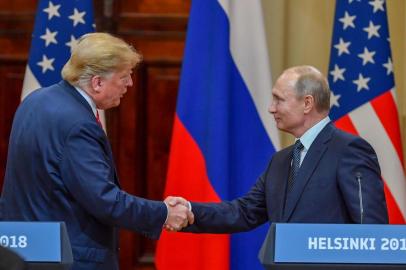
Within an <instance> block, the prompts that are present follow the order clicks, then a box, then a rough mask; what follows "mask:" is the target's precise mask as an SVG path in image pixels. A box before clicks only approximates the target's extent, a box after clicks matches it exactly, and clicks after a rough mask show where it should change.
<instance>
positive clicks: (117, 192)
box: [60, 123, 167, 238]
mask: <svg viewBox="0 0 406 270" xmlns="http://www.w3.org/2000/svg"><path fill="white" fill-rule="evenodd" d="M96 125H97V124H96V123H85V124H83V123H81V124H77V125H76V126H75V127H73V128H72V130H71V132H70V133H69V135H68V136H67V138H66V144H65V147H64V151H63V153H62V156H61V166H60V170H61V172H60V173H61V175H62V180H63V181H64V183H65V185H66V187H67V189H68V191H69V193H70V194H71V195H72V196H73V198H74V200H76V201H77V202H78V203H79V204H80V205H81V206H82V207H83V208H84V209H86V211H87V212H88V213H89V214H90V215H92V216H94V217H95V218H96V219H97V220H99V221H100V222H102V223H104V224H107V225H111V226H117V227H123V228H126V229H130V230H134V231H137V232H139V233H142V234H144V235H145V236H148V237H151V238H158V237H159V235H160V233H161V229H162V225H163V223H164V222H165V219H166V215H167V210H166V206H165V204H164V203H163V202H159V201H152V200H146V199H143V198H139V197H136V196H132V195H130V194H128V193H126V192H124V191H123V190H121V189H120V188H119V187H118V186H117V184H116V183H115V181H114V171H115V168H112V165H111V164H114V163H113V161H112V160H109V159H110V157H111V155H110V154H109V153H108V152H107V150H106V144H107V143H108V142H107V141H106V140H107V139H106V137H105V134H104V133H103V131H102V130H101V129H100V128H99V127H97V126H96Z"/></svg>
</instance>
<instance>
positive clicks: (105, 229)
mask: <svg viewBox="0 0 406 270" xmlns="http://www.w3.org/2000/svg"><path fill="white" fill-rule="evenodd" d="M140 61H141V56H140V55H139V54H138V53H137V52H136V51H135V50H134V49H133V48H132V47H131V46H130V45H128V44H127V43H125V42H124V41H123V40H121V39H119V38H116V37H113V36H111V35H109V34H106V33H92V34H87V35H84V36H83V37H82V38H80V39H79V41H78V44H77V45H76V46H75V48H74V49H73V51H72V55H71V57H70V59H69V60H68V62H67V63H66V64H65V66H64V68H63V70H62V77H63V79H64V80H62V81H61V82H59V83H57V84H55V85H52V86H50V87H46V88H42V89H39V90H37V91H34V92H33V93H32V94H31V95H29V96H28V97H26V98H25V100H24V101H23V102H22V103H21V105H20V106H19V108H18V109H17V112H16V114H15V116H14V121H13V126H12V131H11V135H10V143H9V149H8V159H7V167H6V175H5V182H4V187H3V192H2V196H1V201H0V207H1V208H0V217H1V218H2V220H9V221H64V222H65V223H66V225H67V229H68V234H69V238H70V242H71V245H72V251H73V257H74V265H73V267H72V269H73V270H78V269H86V270H91V269H94V270H96V269H97V270H116V269H118V239H117V228H126V229H129V230H133V231H136V232H139V233H141V234H143V235H145V236H148V237H151V238H158V237H159V235H160V233H161V229H162V226H163V225H164V224H168V225H170V226H174V228H176V229H180V228H182V227H184V226H186V225H187V224H188V222H190V223H192V222H193V214H192V213H191V212H190V211H189V209H188V208H187V207H185V206H183V205H171V204H170V203H167V200H168V199H167V200H166V201H165V202H161V201H152V200H147V199H143V198H139V197H136V196H132V195H130V194H128V193H126V192H125V191H123V190H121V188H120V183H119V179H118V177H117V172H116V169H115V165H114V161H113V156H112V152H111V149H110V144H109V142H108V139H107V137H106V134H105V132H104V131H103V129H102V127H101V125H100V122H99V121H98V109H103V110H105V109H109V108H112V107H116V106H118V105H119V104H120V99H121V98H122V97H123V95H124V94H125V93H126V91H127V87H130V86H132V84H133V82H132V78H131V73H132V69H133V68H134V67H135V66H136V65H137V64H138V63H139V62H140ZM168 198H169V197H168ZM45 238H46V237H45ZM45 238H44V239H45Z"/></svg>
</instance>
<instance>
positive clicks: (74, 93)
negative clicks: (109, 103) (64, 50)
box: [59, 80, 121, 187]
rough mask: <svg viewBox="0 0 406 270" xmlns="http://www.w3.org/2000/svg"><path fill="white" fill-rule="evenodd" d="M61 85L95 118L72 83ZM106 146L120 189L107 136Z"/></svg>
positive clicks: (63, 82) (90, 108)
mask: <svg viewBox="0 0 406 270" xmlns="http://www.w3.org/2000/svg"><path fill="white" fill-rule="evenodd" d="M59 84H60V85H61V87H62V89H63V90H64V91H66V92H67V93H68V94H70V95H72V96H73V97H74V98H75V99H76V100H77V101H78V102H79V103H80V104H82V105H83V106H84V107H85V108H86V109H87V110H88V111H89V113H90V114H91V115H92V116H93V117H95V115H94V113H93V110H92V107H91V106H90V105H89V103H88V102H87V101H86V99H85V98H84V97H83V96H82V95H81V94H80V93H79V92H78V91H77V90H76V89H75V87H73V86H72V85H71V84H70V83H68V82H67V81H64V80H62V81H60V82H59ZM95 121H96V118H95ZM105 145H106V148H107V151H108V155H109V158H110V160H111V163H112V165H113V170H114V180H115V183H116V184H117V185H118V186H119V187H121V185H120V180H119V178H118V173H117V171H116V166H115V164H114V158H113V152H112V150H111V146H110V143H109V141H108V139H107V136H106V144H105Z"/></svg>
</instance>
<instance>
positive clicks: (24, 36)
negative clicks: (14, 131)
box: [0, 0, 36, 188]
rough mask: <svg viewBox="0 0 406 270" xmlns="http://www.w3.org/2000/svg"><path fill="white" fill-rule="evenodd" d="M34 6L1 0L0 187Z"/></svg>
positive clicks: (20, 85) (21, 1)
mask: <svg viewBox="0 0 406 270" xmlns="http://www.w3.org/2000/svg"><path fill="white" fill-rule="evenodd" d="M35 9H36V1H28V3H27V2H26V1H24V0H14V1H0V48H1V50H0V117H1V121H0V188H1V187H2V185H3V178H4V170H5V166H6V156H7V149H8V139H9V135H10V130H11V123H12V120H13V116H14V112H15V110H16V109H17V106H18V104H19V103H20V96H21V89H22V82H23V78H24V71H25V66H26V62H27V55H28V50H29V46H30V42H31V40H30V37H31V32H32V27H33V23H34V14H35Z"/></svg>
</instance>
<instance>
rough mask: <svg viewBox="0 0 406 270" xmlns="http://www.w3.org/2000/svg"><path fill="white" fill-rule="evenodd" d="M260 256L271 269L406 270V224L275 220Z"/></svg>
mask: <svg viewBox="0 0 406 270" xmlns="http://www.w3.org/2000/svg"><path fill="white" fill-rule="evenodd" d="M258 257H259V260H260V262H261V263H262V265H263V266H264V268H265V269H267V270H299V269H300V270H310V269H335V270H336V269H340V270H341V269H342V270H347V269H352V270H355V269H357V270H358V269H362V270H368V269H371V270H377V269H380V270H388V269H406V226H402V225H372V224H295V223H287V224H283V223H274V224H272V225H271V227H270V229H269V231H268V234H267V236H266V238H265V241H264V243H263V245H262V248H261V250H260V252H259V254H258Z"/></svg>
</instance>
